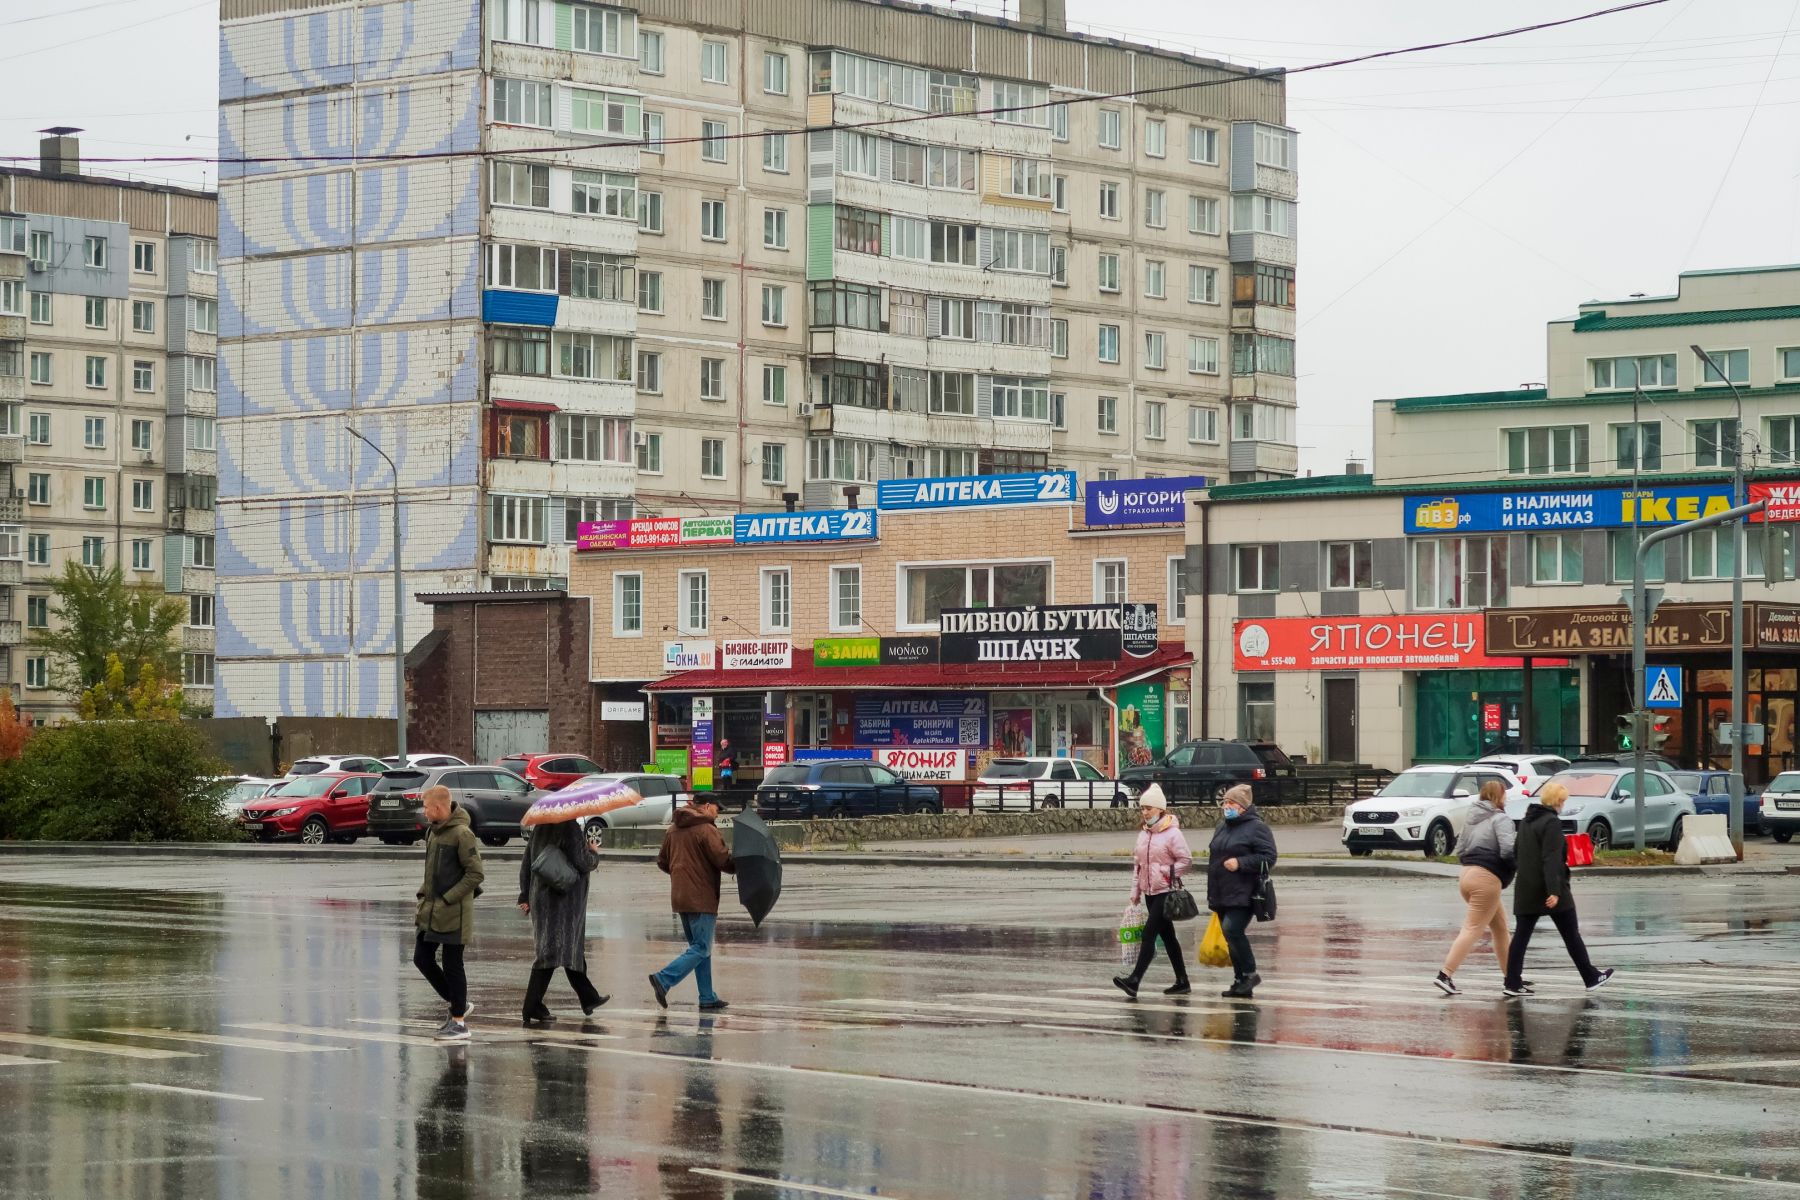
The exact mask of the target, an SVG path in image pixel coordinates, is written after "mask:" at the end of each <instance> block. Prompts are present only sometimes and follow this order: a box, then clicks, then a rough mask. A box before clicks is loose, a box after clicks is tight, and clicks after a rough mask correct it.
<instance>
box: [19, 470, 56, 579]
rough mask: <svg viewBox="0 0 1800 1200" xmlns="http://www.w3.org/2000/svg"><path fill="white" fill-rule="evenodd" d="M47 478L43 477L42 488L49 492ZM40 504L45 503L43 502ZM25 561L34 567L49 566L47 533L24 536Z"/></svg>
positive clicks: (48, 538) (48, 537) (48, 539)
mask: <svg viewBox="0 0 1800 1200" xmlns="http://www.w3.org/2000/svg"><path fill="white" fill-rule="evenodd" d="M49 487H50V485H49V477H48V476H46V477H45V483H44V488H45V491H48V490H49ZM42 503H47V501H44V502H42ZM25 561H26V562H28V563H30V564H31V565H32V566H34V567H47V566H49V565H50V535H49V534H47V533H29V534H26V535H25Z"/></svg>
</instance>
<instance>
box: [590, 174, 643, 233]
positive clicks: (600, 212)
mask: <svg viewBox="0 0 1800 1200" xmlns="http://www.w3.org/2000/svg"><path fill="white" fill-rule="evenodd" d="M660 202H661V197H660V196H659V197H658V208H657V223H658V232H660V231H661V220H662V217H661V213H662V209H661V204H660ZM569 206H570V208H571V210H572V211H574V212H575V213H576V214H577V215H580V216H589V217H616V218H618V219H619V220H622V221H629V220H632V219H633V218H636V217H638V216H639V215H640V214H641V211H642V208H643V206H642V204H641V203H640V201H639V199H638V191H637V176H635V175H625V174H621V173H619V172H615V171H576V172H575V173H574V175H573V177H572V179H571V182H570V186H569Z"/></svg>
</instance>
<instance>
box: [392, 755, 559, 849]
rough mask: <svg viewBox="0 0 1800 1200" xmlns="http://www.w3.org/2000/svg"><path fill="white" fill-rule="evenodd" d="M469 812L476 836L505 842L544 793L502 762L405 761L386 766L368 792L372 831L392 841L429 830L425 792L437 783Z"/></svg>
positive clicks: (396, 842) (405, 842)
mask: <svg viewBox="0 0 1800 1200" xmlns="http://www.w3.org/2000/svg"><path fill="white" fill-rule="evenodd" d="M439 783H441V784H443V785H444V786H445V787H447V788H449V789H450V797H451V799H453V800H455V801H456V802H457V803H458V804H460V805H461V806H462V807H463V808H465V809H467V810H468V812H469V825H470V826H471V827H472V828H473V829H474V831H475V836H476V837H479V838H480V839H481V840H482V841H483V842H484V843H486V844H487V845H489V846H504V845H506V843H507V842H508V841H510V840H512V839H513V838H515V837H517V836H519V835H520V833H521V832H523V831H522V830H521V828H520V825H519V821H520V818H522V817H523V816H524V815H525V810H526V809H527V808H530V807H531V802H532V800H534V799H535V798H537V797H538V796H540V795H542V794H543V793H541V792H539V791H537V790H536V789H534V788H533V787H532V786H531V785H530V784H528V783H526V782H525V781H524V780H523V779H520V778H519V777H518V776H517V775H514V774H513V773H512V772H511V771H508V770H505V769H503V768H499V767H402V768H400V769H399V770H395V771H384V772H382V775H381V778H380V779H378V780H376V781H375V787H374V789H373V790H372V791H371V792H370V793H369V832H370V833H372V834H374V835H375V836H376V837H378V838H380V839H381V840H382V841H383V842H386V843H387V844H388V845H390V846H403V845H411V844H412V843H413V842H416V841H418V840H419V839H420V838H422V837H424V836H425V826H426V821H425V813H424V811H423V809H424V803H423V801H422V800H421V799H420V796H421V795H422V794H423V793H424V791H425V789H426V788H428V787H431V786H432V785H433V784H439Z"/></svg>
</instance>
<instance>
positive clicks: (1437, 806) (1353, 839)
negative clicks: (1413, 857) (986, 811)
mask: <svg viewBox="0 0 1800 1200" xmlns="http://www.w3.org/2000/svg"><path fill="white" fill-rule="evenodd" d="M1489 780H1493V781H1494V782H1496V783H1498V784H1499V785H1500V786H1501V787H1503V788H1505V789H1506V794H1507V797H1508V798H1509V799H1510V798H1512V797H1515V796H1521V795H1523V794H1524V793H1523V792H1522V791H1521V790H1520V788H1519V785H1518V782H1517V781H1516V780H1515V779H1514V778H1513V777H1512V776H1510V775H1507V774H1504V773H1503V772H1502V771H1501V770H1500V769H1499V768H1497V767H1487V766H1468V767H1449V766H1427V767H1409V768H1408V769H1406V770H1404V771H1402V772H1400V774H1398V775H1396V776H1394V777H1393V778H1392V779H1390V780H1389V781H1388V784H1387V786H1386V787H1384V788H1382V789H1381V790H1380V791H1379V792H1376V793H1375V795H1373V796H1372V797H1370V798H1369V799H1367V800H1358V801H1356V802H1355V803H1354V804H1351V805H1349V806H1348V807H1346V808H1345V809H1344V848H1345V849H1346V850H1348V851H1350V853H1351V854H1353V855H1356V856H1357V857H1361V856H1363V855H1367V854H1373V853H1375V851H1377V850H1420V851H1423V852H1424V854H1425V857H1426V858H1443V857H1445V856H1446V855H1448V854H1449V853H1450V852H1451V851H1452V850H1453V849H1455V848H1456V839H1457V838H1458V837H1459V836H1461V834H1462V827H1463V819H1464V818H1465V817H1466V816H1467V815H1468V812H1469V805H1470V804H1472V803H1474V801H1475V797H1476V796H1478V795H1480V794H1481V785H1482V784H1484V783H1487V782H1488V781H1489Z"/></svg>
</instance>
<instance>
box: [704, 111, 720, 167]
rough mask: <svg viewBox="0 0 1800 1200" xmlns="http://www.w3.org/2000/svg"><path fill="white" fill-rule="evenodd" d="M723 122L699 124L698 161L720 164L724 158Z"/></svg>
mask: <svg viewBox="0 0 1800 1200" xmlns="http://www.w3.org/2000/svg"><path fill="white" fill-rule="evenodd" d="M725 146H726V140H725V122H723V121H701V122H700V159H701V161H702V162H711V163H722V162H724V161H725V158H726V150H725Z"/></svg>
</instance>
